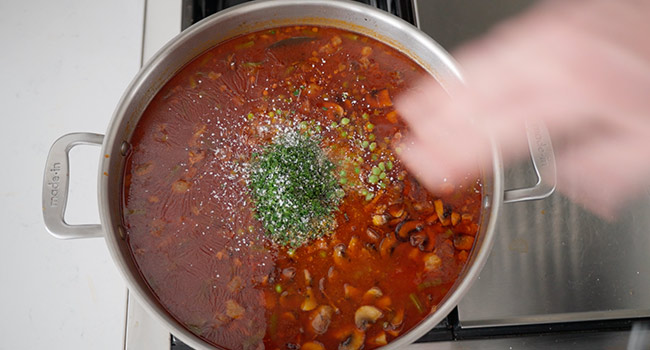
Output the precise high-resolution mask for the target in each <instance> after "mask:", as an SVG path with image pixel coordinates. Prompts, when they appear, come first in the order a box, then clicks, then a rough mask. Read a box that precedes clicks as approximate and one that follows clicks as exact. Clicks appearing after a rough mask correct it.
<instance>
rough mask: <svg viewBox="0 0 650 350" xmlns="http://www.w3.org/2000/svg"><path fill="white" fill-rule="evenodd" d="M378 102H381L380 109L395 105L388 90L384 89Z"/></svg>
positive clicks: (379, 94) (378, 96) (378, 95)
mask: <svg viewBox="0 0 650 350" xmlns="http://www.w3.org/2000/svg"><path fill="white" fill-rule="evenodd" d="M377 102H379V107H390V106H392V105H393V101H391V99H390V95H389V94H388V90H386V89H383V90H381V91H379V93H378V94H377Z"/></svg>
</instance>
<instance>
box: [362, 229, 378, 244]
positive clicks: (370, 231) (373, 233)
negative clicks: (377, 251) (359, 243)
mask: <svg viewBox="0 0 650 350" xmlns="http://www.w3.org/2000/svg"><path fill="white" fill-rule="evenodd" d="M366 236H368V238H370V240H372V241H373V242H378V241H379V239H380V238H381V235H379V233H378V232H377V231H375V230H374V229H373V228H371V227H368V229H367V230H366Z"/></svg>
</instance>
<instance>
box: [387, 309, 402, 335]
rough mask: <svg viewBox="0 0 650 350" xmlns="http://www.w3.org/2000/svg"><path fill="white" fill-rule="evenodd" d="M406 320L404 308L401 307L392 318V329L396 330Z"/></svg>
mask: <svg viewBox="0 0 650 350" xmlns="http://www.w3.org/2000/svg"><path fill="white" fill-rule="evenodd" d="M402 322H404V309H399V310H397V311H396V312H395V314H394V315H393V317H392V318H391V319H390V323H389V324H390V329H391V330H395V329H397V328H399V326H401V325H402Z"/></svg>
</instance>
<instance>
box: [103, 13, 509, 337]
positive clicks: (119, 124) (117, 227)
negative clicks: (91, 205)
mask: <svg viewBox="0 0 650 350" xmlns="http://www.w3.org/2000/svg"><path fill="white" fill-rule="evenodd" d="M292 6H300V7H302V8H304V7H306V6H316V7H318V6H325V7H327V8H328V9H336V10H342V11H353V12H357V13H360V14H362V16H364V18H369V19H372V20H373V21H376V22H377V23H379V24H381V25H382V26H388V27H392V30H399V31H402V32H404V33H406V35H407V36H408V37H409V39H410V40H413V41H417V42H418V43H419V44H420V45H423V46H424V47H426V50H428V51H429V52H430V53H431V54H433V55H434V56H435V57H436V58H437V59H438V60H439V61H440V62H441V64H442V66H441V67H431V66H429V65H428V64H427V63H426V62H423V61H422V60H421V59H418V58H419V56H416V55H414V54H413V52H412V51H409V50H408V47H406V46H409V45H411V43H406V44H403V43H396V42H395V41H394V40H386V36H384V35H382V34H381V33H379V32H375V31H373V30H372V28H370V29H368V28H363V27H362V26H360V25H358V24H353V23H348V25H347V26H345V24H346V22H345V21H344V20H336V21H337V23H336V24H330V25H331V26H335V27H340V28H343V29H347V30H353V31H357V32H361V33H362V34H365V35H368V36H371V37H373V38H375V39H377V40H380V41H382V42H384V43H387V44H388V45H390V46H392V47H394V48H396V49H398V50H400V51H402V52H403V53H405V54H407V56H409V57H410V58H411V59H413V60H415V61H416V62H418V63H419V64H420V65H422V66H423V67H424V68H425V69H426V70H427V71H428V72H429V73H430V74H432V75H433V76H434V78H436V80H438V82H439V83H440V84H441V85H442V86H443V88H445V89H446V90H447V91H448V92H450V93H451V94H452V96H453V90H454V89H456V88H459V87H461V86H462V85H463V84H464V82H463V77H462V75H461V72H460V69H459V68H458V65H457V63H456V62H455V61H454V59H453V58H452V57H451V56H450V55H449V54H448V53H447V52H446V51H445V50H444V49H443V48H442V47H441V46H440V45H438V44H437V43H436V42H435V41H434V40H433V39H431V38H430V37H428V36H427V35H426V34H424V33H423V32H421V31H420V30H418V29H417V28H415V27H413V26H412V25H410V24H409V23H407V22H405V21H403V20H402V19H400V18H398V17H396V16H393V15H391V14H388V13H386V12H384V11H381V10H378V9H375V8H373V7H370V6H367V5H362V4H358V3H355V2H351V1H341V0H335V1H332V0H284V1H279V0H265V1H254V2H249V3H245V4H242V5H238V6H235V7H232V8H229V9H227V10H224V11H221V12H219V13H217V14H215V15H212V16H210V17H207V18H206V19H204V20H202V21H200V22H198V23H196V24H194V25H193V26H192V27H190V28H188V29H187V30H185V31H183V32H181V33H180V34H179V35H177V36H176V37H174V38H173V39H172V40H170V41H169V42H168V43H167V44H166V45H165V46H164V47H163V48H161V49H160V50H159V51H158V52H157V53H156V54H155V55H154V56H153V57H152V59H151V60H149V61H148V62H147V63H146V64H145V65H144V66H143V67H142V68H141V69H140V71H139V72H138V73H137V75H136V76H135V77H134V79H133V81H132V82H131V83H130V85H129V86H128V88H127V89H126V91H125V93H124V95H123V96H122V98H121V99H120V102H119V103H118V107H117V109H116V111H115V113H114V115H113V118H112V119H111V121H110V123H109V127H108V129H107V132H106V137H105V139H104V140H105V141H104V144H103V147H102V153H101V154H107V155H112V154H115V155H116V156H115V157H109V158H104V157H102V161H101V164H100V171H99V174H98V178H99V179H98V201H99V210H100V219H101V223H102V226H103V228H104V230H105V233H106V240H107V245H108V248H109V251H110V254H111V256H112V258H113V260H114V262H115V264H116V265H117V266H118V268H119V269H120V270H121V272H122V275H123V277H124V278H125V280H126V282H127V286H128V287H129V289H130V290H131V291H133V292H135V295H136V296H137V298H138V299H139V301H141V303H142V305H143V307H144V308H145V309H146V310H147V311H148V312H149V313H150V314H152V315H154V317H155V318H157V319H158V320H159V321H161V322H163V324H165V325H166V326H167V327H169V330H170V332H171V333H173V334H174V336H176V337H178V338H180V339H181V340H182V341H183V342H185V343H187V344H188V345H190V346H192V347H194V348H196V349H214V348H216V347H214V346H212V345H211V344H209V343H207V342H206V341H204V340H202V339H201V338H199V337H198V336H196V335H195V334H193V333H191V332H190V331H188V330H187V329H186V328H185V327H183V326H181V325H180V322H178V321H177V320H176V319H175V318H173V317H172V316H171V315H170V314H169V313H167V312H166V311H165V310H164V309H162V308H161V307H160V305H158V301H157V300H152V298H150V297H149V295H150V294H151V291H148V290H145V289H144V288H143V286H142V283H141V282H142V281H140V280H141V279H142V277H141V276H140V275H136V274H134V273H133V272H132V271H131V269H130V268H129V267H128V266H127V263H126V262H125V261H123V259H124V256H123V254H122V253H121V252H120V249H119V245H121V244H124V242H123V241H124V239H125V238H124V230H123V228H122V227H121V222H116V221H120V220H117V219H115V216H116V214H115V213H114V212H113V210H112V208H113V207H114V205H115V202H114V199H113V200H112V199H111V198H110V192H109V191H110V189H111V188H112V187H113V186H115V185H116V184H115V181H118V182H119V184H118V185H119V188H121V177H122V174H121V171H119V174H112V173H111V175H110V176H105V175H104V174H106V173H107V172H108V171H109V170H111V169H115V165H116V162H119V161H120V160H121V159H123V157H120V156H119V153H122V154H124V153H125V152H124V150H123V149H122V148H123V145H122V144H123V142H124V141H128V140H120V139H119V138H118V137H116V136H118V135H119V134H120V132H121V129H123V128H124V125H123V124H124V120H125V119H127V118H132V116H131V115H130V114H131V111H130V110H129V108H128V105H129V104H131V103H133V101H134V100H136V99H138V98H142V97H143V96H144V97H146V96H145V95H146V93H147V92H148V93H149V95H150V96H149V98H151V97H153V96H154V95H155V94H156V92H157V91H154V92H151V91H146V89H147V88H149V87H148V86H146V85H147V79H148V78H150V76H151V75H153V74H156V73H157V71H158V70H160V67H161V66H164V65H165V64H167V59H168V57H169V56H170V55H171V54H173V53H174V52H176V51H178V50H179V49H180V48H181V47H182V46H183V45H184V44H187V42H189V41H190V40H192V39H193V38H194V37H195V36H196V35H197V34H199V33H203V32H204V31H209V30H211V29H213V28H214V27H215V25H216V24H218V23H220V22H223V21H225V20H228V19H233V18H238V17H242V16H244V17H245V16H246V14H247V13H250V12H253V11H263V12H264V11H272V10H277V9H278V8H283V7H292ZM323 18H324V17H323ZM305 20H307V21H309V20H317V18H307V17H305ZM367 20H368V19H366V21H367ZM326 21H327V20H326ZM329 21H330V23H331V21H332V20H331V19H330V20H329ZM265 23H266V24H265ZM274 23H276V21H275V20H269V21H267V22H258V23H246V22H242V24H241V26H240V30H241V28H244V27H249V26H252V27H256V26H257V27H258V29H260V27H264V26H265V25H266V26H269V27H273V26H278V25H277V24H276V25H273V24H274ZM305 23H309V22H305ZM311 24H315V25H318V24H321V23H311ZM350 28H354V29H350ZM355 29H358V30H355ZM364 29H365V30H364ZM235 32H236V31H233V34H229V35H227V37H228V38H232V37H234V36H235V34H237V33H235ZM225 40H227V39H225ZM405 45H406V46H405ZM212 46H213V45H210V46H208V47H206V48H203V49H201V50H198V52H196V54H195V55H193V57H196V56H198V55H200V54H201V53H202V52H204V51H205V50H207V49H209V48H210V47H212ZM405 50H406V52H405ZM187 62H189V60H188V61H186V62H185V63H187ZM434 68H435V69H434ZM180 69H182V66H181V67H180V68H178V69H177V70H176V71H175V72H174V73H173V74H175V73H176V72H177V71H178V70H180ZM173 74H172V75H173ZM166 81H167V80H165V81H164V82H162V84H161V85H160V86H162V85H164V83H166ZM156 90H157V89H156ZM140 103H141V104H142V102H140ZM148 103H149V100H147V101H146V103H144V106H145V107H146V105H147V104H148ZM138 118H139V116H137V117H136V119H135V123H131V124H129V123H128V122H127V123H126V127H127V128H129V127H130V128H134V127H135V124H136V123H137V119H138ZM128 133H129V134H130V132H128ZM490 147H491V149H492V160H491V162H490V164H489V165H490V167H491V177H489V178H488V179H490V181H491V182H490V184H489V186H491V193H492V196H491V198H488V196H486V195H485V194H484V195H483V210H484V211H486V209H487V217H483V218H482V223H481V225H487V227H486V228H485V229H482V232H483V233H482V235H483V237H482V243H481V245H480V246H478V245H477V246H475V247H474V250H478V251H477V252H476V253H472V260H471V262H469V263H468V265H466V267H465V268H464V270H463V272H461V275H460V276H459V278H458V280H457V281H456V284H454V287H452V289H453V292H451V293H448V294H447V296H446V297H445V298H444V299H443V300H442V301H441V303H440V304H439V305H438V308H437V310H436V311H435V312H432V313H430V314H429V315H428V316H427V317H425V318H424V319H423V320H422V321H421V322H420V323H418V324H417V325H416V326H414V327H413V328H412V329H411V330H409V331H408V332H406V333H404V334H403V335H401V336H400V337H398V338H396V339H394V340H393V341H391V342H390V343H389V344H388V345H386V346H384V347H382V349H398V348H400V347H403V346H406V345H408V344H411V343H413V342H414V341H415V340H417V339H419V338H420V337H421V336H423V335H424V334H426V333H427V332H428V331H429V330H430V329H431V328H433V327H434V326H436V325H437V324H438V323H439V322H440V321H441V320H442V319H443V318H444V317H446V316H447V315H448V314H449V313H450V312H451V311H452V309H453V308H454V307H455V306H456V305H457V304H458V303H459V301H460V300H461V298H462V297H463V296H464V295H465V294H466V293H467V291H468V290H469V288H470V286H471V284H472V283H473V282H474V280H476V278H477V277H478V275H479V273H480V271H481V270H482V268H483V266H484V265H485V262H486V261H487V258H488V256H489V253H490V251H491V249H492V245H493V243H494V228H495V225H496V219H497V217H498V214H499V210H500V207H501V205H502V203H503V186H504V185H503V181H504V180H503V166H502V160H501V154H500V151H499V149H498V147H497V144H496V142H494V140H491V141H490ZM121 149H122V151H120V150H121ZM118 169H120V170H122V169H121V168H119V167H118ZM116 177H117V178H116ZM120 197H121V196H120ZM111 205H113V207H112V206H111ZM118 217H121V214H118Z"/></svg>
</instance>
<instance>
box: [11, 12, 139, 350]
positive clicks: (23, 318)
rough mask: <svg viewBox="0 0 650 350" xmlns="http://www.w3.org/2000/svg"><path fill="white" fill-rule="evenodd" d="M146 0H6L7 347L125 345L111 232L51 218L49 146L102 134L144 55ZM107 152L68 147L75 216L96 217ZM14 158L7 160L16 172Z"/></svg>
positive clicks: (78, 219) (122, 295)
mask: <svg viewBox="0 0 650 350" xmlns="http://www.w3.org/2000/svg"><path fill="white" fill-rule="evenodd" d="M144 5H145V4H144V0H137V1H133V0H117V1H83V0H69V1H24V2H23V1H2V2H0V44H2V54H0V77H2V78H1V79H2V84H1V86H0V96H1V98H0V102H1V105H2V120H3V121H4V123H3V124H4V127H3V129H2V130H3V131H2V138H1V141H0V142H1V143H0V144H1V147H0V157H1V158H0V159H3V161H4V164H5V171H4V172H3V175H2V180H3V181H2V182H1V183H0V205H1V208H2V210H1V211H0V215H1V220H2V222H3V223H4V225H5V226H4V227H5V228H4V229H3V232H2V244H0V266H1V267H0V281H1V283H2V287H0V314H1V315H2V317H0V329H2V340H1V341H0V349H2V350H4V349H7V350H9V349H11V350H14V349H112V350H113V349H120V348H122V347H123V342H124V327H125V325H124V321H125V316H126V286H125V284H124V282H123V281H122V278H121V277H120V276H119V274H118V271H117V269H116V268H115V266H114V264H113V262H112V261H111V258H110V256H109V254H108V250H107V248H106V246H105V244H104V241H103V239H101V238H99V239H88V240H75V241H59V240H57V239H55V238H53V237H51V236H50V235H49V234H48V233H47V231H46V230H45V227H44V225H43V220H42V214H41V181H42V177H43V170H44V166H45V159H46V156H47V152H48V150H49V147H50V145H51V144H52V142H53V141H54V140H55V139H56V138H58V137H59V136H61V135H63V134H66V133H69V132H75V131H88V132H97V133H104V130H105V129H106V127H107V125H108V121H109V120H110V118H111V115H112V113H113V110H114V108H115V106H116V104H117V102H118V100H119V98H120V96H121V94H122V92H123V91H124V90H125V88H126V86H127V85H128V83H129V82H130V80H131V79H132V78H133V76H134V75H135V73H136V72H137V71H138V69H139V66H140V61H141V53H142V28H143V18H144ZM98 159H99V148H95V147H77V149H75V150H74V151H73V154H72V163H73V164H72V168H71V193H70V196H71V198H70V201H69V206H68V208H69V211H68V213H69V215H67V219H68V221H69V222H70V223H82V222H83V223H97V222H99V216H98V214H97V205H96V202H97V199H96V176H97V160H98ZM9 165H10V167H9Z"/></svg>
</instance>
